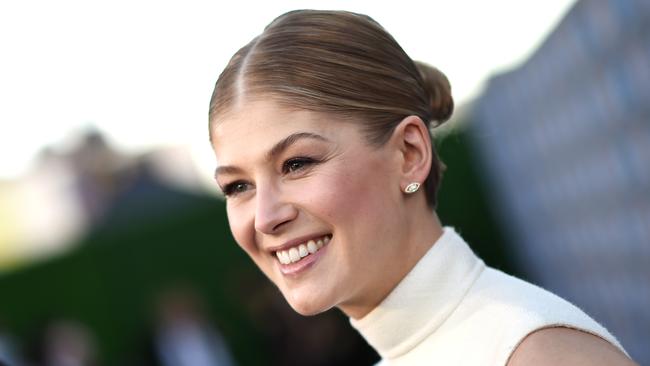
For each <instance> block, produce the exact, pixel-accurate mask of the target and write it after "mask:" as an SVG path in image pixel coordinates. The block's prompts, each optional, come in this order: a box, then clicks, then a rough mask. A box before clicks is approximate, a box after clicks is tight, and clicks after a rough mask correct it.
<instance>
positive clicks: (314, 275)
mask: <svg viewBox="0 0 650 366" xmlns="http://www.w3.org/2000/svg"><path fill="white" fill-rule="evenodd" d="M214 126H215V127H214V128H213V130H212V131H211V132H212V141H213V148H214V150H215V154H216V156H217V161H218V163H219V166H218V168H217V173H216V179H217V183H218V184H219V186H220V187H221V188H222V189H225V190H226V191H229V193H230V194H229V195H228V197H227V200H226V202H227V203H226V207H227V213H228V220H229V223H230V228H231V231H232V234H233V236H234V238H235V240H236V241H237V243H238V244H239V245H240V246H241V247H242V249H244V250H245V251H246V252H247V253H248V255H249V256H250V257H251V258H252V259H253V261H254V262H255V263H256V264H257V266H258V267H259V268H260V269H261V270H262V271H263V272H264V273H265V274H266V276H267V277H269V279H271V281H272V282H273V283H274V284H275V285H276V286H277V287H278V288H279V289H280V291H281V292H282V294H283V295H284V297H285V298H286V299H287V301H288V302H289V304H290V305H291V306H292V307H293V308H294V309H295V310H296V311H297V312H299V313H301V314H304V315H310V314H316V313H320V312H323V311H325V310H328V309H330V308H332V307H338V308H340V309H341V310H342V311H343V312H345V313H346V314H347V315H348V316H350V317H353V318H360V317H363V316H364V315H365V314H367V313H368V312H369V311H370V310H372V309H373V308H374V307H375V306H376V305H378V304H379V303H380V302H381V301H382V300H383V299H384V298H385V297H386V296H387V295H388V293H390V291H391V290H392V289H393V288H394V287H395V286H396V285H397V284H398V283H399V282H400V281H401V279H402V278H403V277H404V276H405V275H406V274H407V273H408V272H409V271H410V270H411V269H412V268H413V266H414V265H415V263H417V261H418V260H419V259H420V258H421V257H422V256H423V255H424V253H426V251H427V250H428V249H429V248H430V247H431V246H432V245H433V243H434V242H435V241H436V239H437V238H439V237H440V235H442V228H441V226H440V223H439V222H438V219H437V217H436V216H435V214H434V213H433V211H432V210H430V209H429V208H428V207H427V204H426V198H425V194H424V191H423V190H419V191H418V192H416V193H414V194H411V195H406V194H405V193H403V189H404V188H405V187H406V186H407V185H408V184H409V183H411V182H424V180H425V178H426V176H427V175H428V173H429V169H430V166H431V158H432V157H431V145H430V139H429V136H428V131H427V129H426V127H425V126H424V123H422V121H421V120H420V119H419V118H418V117H413V116H411V117H407V118H405V119H404V120H403V121H402V122H401V123H400V124H399V126H398V127H397V128H396V129H395V131H394V133H393V135H392V136H391V137H390V139H389V140H388V142H387V143H386V144H384V145H383V146H381V147H375V146H371V145H369V144H368V143H367V142H366V139H365V136H363V135H362V132H361V130H360V128H359V124H356V123H354V122H349V121H342V120H340V119H339V118H337V117H336V116H332V115H325V114H319V113H314V112H310V111H304V110H299V111H292V110H288V109H285V108H282V107H279V106H278V105H276V104H274V103H272V102H266V101H256V102H249V103H242V104H240V105H239V106H237V107H236V108H235V109H234V110H232V111H230V113H228V114H227V115H226V116H225V117H222V119H220V120H218V121H216V123H215V124H214ZM296 134H311V135H314V136H318V137H309V136H307V137H304V135H302V136H303V137H298V138H296V139H293V140H292V141H291V142H290V143H286V139H287V137H289V136H296ZM283 141H284V142H283ZM271 151H273V152H274V153H273V154H270V152H271ZM301 157H309V158H312V159H314V160H315V161H316V162H314V163H305V162H301V161H296V160H295V159H296V158H301ZM292 159H294V160H292ZM233 187H234V189H233ZM324 234H331V235H332V239H331V242H330V243H329V244H328V245H327V246H326V247H324V248H323V249H321V251H322V253H321V251H319V253H321V255H320V256H319V257H318V260H317V261H315V262H314V263H313V265H311V266H310V267H309V268H308V269H307V270H305V271H302V272H301V273H299V274H298V275H285V274H283V273H282V272H281V270H280V263H279V261H278V259H277V257H276V256H275V254H274V251H273V249H274V248H277V247H278V246H280V245H283V244H284V243H287V242H290V241H292V240H298V239H300V238H307V237H313V236H322V235H324Z"/></svg>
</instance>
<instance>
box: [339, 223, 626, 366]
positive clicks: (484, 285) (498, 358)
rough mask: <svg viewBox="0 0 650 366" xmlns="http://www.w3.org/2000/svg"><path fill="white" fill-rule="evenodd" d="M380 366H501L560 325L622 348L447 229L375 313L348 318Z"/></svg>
mask: <svg viewBox="0 0 650 366" xmlns="http://www.w3.org/2000/svg"><path fill="white" fill-rule="evenodd" d="M350 322H351V324H352V326H353V327H355V328H356V329H357V330H358V331H359V332H360V333H361V334H362V335H363V337H364V338H365V339H366V341H368V343H369V344H370V345H371V346H372V347H374V348H375V349H376V350H377V352H378V353H379V355H380V356H381V357H382V361H381V362H380V365H425V364H427V365H430V364H432V362H435V364H437V365H472V366H475V365H499V366H502V365H505V364H506V362H507V361H508V358H509V357H510V355H511V354H512V352H513V351H514V350H515V348H516V347H517V345H519V343H520V342H521V341H522V340H523V339H524V337H526V336H527V335H528V334H530V333H531V332H533V331H535V330H538V329H541V328H546V327H551V326H565V327H570V328H575V329H579V330H582V331H585V332H589V333H592V334H595V335H597V336H600V337H602V338H603V339H605V340H607V341H609V342H611V343H612V344H614V345H615V346H616V347H618V348H619V349H621V350H622V351H623V352H625V351H624V350H623V348H622V347H621V345H620V344H619V343H618V341H617V340H616V339H615V338H614V337H613V336H612V335H611V334H609V332H608V331H607V330H606V329H605V328H603V327H602V326H600V325H599V324H598V323H596V322H595V321H594V320H593V319H591V318H590V317H589V316H587V315H586V314H585V313H584V312H582V311H581V310H580V309H578V308H577V307H575V306H574V305H572V304H570V303H569V302H567V301H565V300H563V299H561V298H559V297H558V296H556V295H553V294H551V293H550V292H548V291H546V290H543V289H541V288H539V287H537V286H535V285H532V284H530V283H527V282H524V281H522V280H520V279H517V278H515V277H512V276H509V275H507V274H505V273H503V272H501V271H498V270H495V269H493V268H490V267H486V266H485V264H484V263H483V261H482V260H480V259H479V258H478V257H477V256H476V255H475V254H474V253H473V252H472V250H471V249H470V248H469V246H468V245H467V244H466V243H465V241H464V240H463V239H462V238H461V237H460V236H459V235H458V234H456V232H455V231H454V229H453V228H450V227H445V228H444V233H443V235H442V236H441V237H440V239H438V241H437V242H436V243H435V245H433V247H431V249H430V250H429V251H428V252H427V253H426V254H425V255H424V257H422V259H420V261H419V262H418V263H417V264H416V266H415V267H414V268H413V270H411V272H409V273H408V274H407V275H406V277H405V278H404V279H403V280H402V281H401V282H400V283H399V284H398V285H397V287H395V289H394V290H393V291H392V292H391V293H390V294H389V295H388V297H386V299H384V301H383V302H382V303H381V304H379V306H377V307H376V308H375V309H374V310H372V311H371V312H370V313H368V314H367V315H366V316H365V317H363V318H362V319H359V320H354V319H350Z"/></svg>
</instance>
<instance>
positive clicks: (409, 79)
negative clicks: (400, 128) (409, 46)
mask: <svg viewBox="0 0 650 366" xmlns="http://www.w3.org/2000/svg"><path fill="white" fill-rule="evenodd" d="M244 98H245V99H246V100H247V101H250V100H255V98H270V99H272V100H273V101H275V102H277V103H278V104H280V105H282V106H285V107H288V108H294V109H295V108H298V109H305V110H311V111H315V112H324V113H332V114H335V115H337V116H339V117H341V118H342V119H345V120H348V121H353V122H356V123H360V124H361V125H362V128H363V131H364V132H365V134H366V136H367V138H368V141H369V142H370V143H371V144H375V145H382V144H383V143H385V142H386V141H387V140H388V138H389V137H390V135H391V133H392V132H393V129H394V128H395V126H396V125H397V124H398V123H399V122H400V121H401V120H403V119H404V118H405V117H407V116H410V115H415V116H418V117H420V118H421V119H422V121H424V123H425V124H426V125H427V127H429V128H433V127H436V126H438V125H440V124H442V123H443V122H445V121H446V120H447V119H449V117H450V116H451V113H452V111H453V107H454V102H453V98H452V96H451V86H450V84H449V81H448V80H447V78H446V77H445V75H444V74H443V73H441V72H440V71H439V70H437V69H436V68H434V67H432V66H429V65H426V64H424V63H421V62H414V61H413V60H411V58H410V57H409V56H408V55H407V54H406V52H404V50H403V49H402V48H401V47H400V46H399V44H398V43H397V42H396V41H395V39H393V37H392V36H391V35H390V34H389V33H388V32H386V30H384V28H382V27H381V25H379V23H377V22H375V21H374V20H373V19H372V18H370V17H368V16H366V15H362V14H356V13H351V12H346V11H322V10H296V11H291V12H288V13H286V14H283V15H281V16H279V17H278V18H276V19H275V20H274V21H273V22H271V23H270V24H269V25H268V26H267V27H266V28H265V29H264V32H262V34H260V35H259V36H257V37H256V38H254V39H253V40H252V41H251V42H249V43H248V44H247V45H245V46H244V47H242V48H241V49H240V50H239V51H237V53H235V55H234V56H233V57H232V59H231V60H230V62H229V63H228V65H227V66H226V68H225V69H224V70H223V72H222V73H221V75H220V76H219V79H218V80H217V83H216V86H215V89H214V92H213V94H212V99H211V100H210V111H209V119H210V131H212V124H213V123H216V122H215V121H216V120H217V119H218V118H219V116H223V115H224V114H226V113H227V112H228V110H229V109H230V108H232V107H233V106H236V105H237V104H238V103H241V102H242V101H243V99H244ZM433 157H434V159H433V163H432V166H431V172H430V174H429V177H428V178H427V180H426V181H425V187H426V194H427V201H428V203H429V205H430V206H431V207H435V205H436V194H437V190H438V186H439V183H440V178H441V174H442V170H443V169H444V165H443V164H442V163H441V162H440V160H439V159H438V157H437V154H436V153H435V149H434V151H433Z"/></svg>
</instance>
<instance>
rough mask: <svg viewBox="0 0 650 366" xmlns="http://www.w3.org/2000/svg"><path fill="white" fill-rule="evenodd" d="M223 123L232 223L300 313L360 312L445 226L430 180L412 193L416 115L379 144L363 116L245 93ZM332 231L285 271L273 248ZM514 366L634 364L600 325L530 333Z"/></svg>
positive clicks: (420, 164) (416, 168)
mask: <svg viewBox="0 0 650 366" xmlns="http://www.w3.org/2000/svg"><path fill="white" fill-rule="evenodd" d="M214 122H215V123H214V124H213V126H214V127H213V129H212V131H211V140H212V142H213V144H212V145H213V148H214V151H215V154H216V157H217V161H218V163H219V166H218V167H217V171H216V174H215V178H216V180H217V183H218V185H219V186H220V187H221V188H222V190H224V191H225V193H227V200H226V208H227V213H228V221H229V224H230V229H231V231H232V234H233V236H234V238H235V240H236V241H237V243H238V244H239V246H240V247H241V248H242V249H243V250H244V251H246V253H247V254H248V255H249V256H250V257H251V258H252V259H253V261H254V262H255V263H256V264H257V266H258V267H259V268H260V269H261V270H262V271H263V272H264V274H265V275H266V276H267V277H268V278H269V279H270V280H271V281H272V282H273V283H274V284H275V285H276V286H277V287H278V288H279V290H280V291H281V292H282V294H283V295H284V297H285V298H286V299H287V301H288V302H289V304H290V305H291V306H292V307H293V309H294V310H296V311H297V312H298V313H300V314H303V315H312V314H317V313H320V312H323V311H326V310H328V309H330V308H332V307H338V308H339V309H341V310H342V311H343V312H344V313H346V314H347V315H348V316H349V317H352V318H356V319H358V318H361V317H363V316H364V315H366V314H367V313H368V312H370V311H371V310H372V309H374V308H375V307H376V306H377V305H378V304H379V303H380V302H381V301H382V300H383V299H384V298H385V297H386V296H387V295H388V294H389V293H390V292H391V291H392V289H393V288H394V287H395V286H396V285H397V284H398V283H399V282H400V281H401V280H402V279H403V278H404V276H405V275H406V274H407V273H408V272H409V271H410V270H411V269H412V268H413V266H415V264H416V263H417V262H418V260H419V259H420V258H421V257H422V256H423V255H424V254H425V253H426V251H427V250H429V249H430V248H431V246H432V245H433V243H435V241H436V240H437V239H438V238H439V237H440V236H441V235H442V227H441V225H440V222H439V220H438V218H437V216H436V214H435V213H434V212H433V211H432V210H431V209H430V208H429V207H428V206H427V203H426V197H425V194H424V191H423V190H422V189H420V190H419V191H418V192H416V193H414V194H410V195H407V194H405V193H403V190H404V188H405V187H406V186H407V185H408V184H409V183H411V182H420V183H422V182H424V180H425V179H426V177H427V176H428V174H429V170H430V167H431V159H432V156H431V142H430V139H429V135H428V131H427V128H426V127H425V125H424V123H422V121H421V120H420V119H419V118H418V117H415V116H409V117H407V118H405V119H404V120H402V121H401V122H400V123H399V125H398V126H397V127H396V128H395V130H394V132H393V134H392V135H391V137H390V138H389V140H388V141H387V142H386V144H384V145H383V146H380V147H376V146H371V145H369V144H368V143H367V142H366V139H365V136H364V135H363V134H362V131H361V130H360V128H359V124H356V123H354V122H350V121H342V120H340V119H339V118H337V117H336V116H333V115H327V114H322V113H315V112H310V111H304V110H289V109H286V108H282V107H280V106H279V105H277V104H274V103H273V102H270V101H254V102H244V103H240V104H238V105H237V106H236V107H234V108H233V110H231V111H230V112H229V113H227V114H226V115H225V116H222V117H221V118H220V119H219V120H217V121H214ZM306 158H308V159H306ZM310 159H311V160H310ZM325 234H330V235H332V239H331V242H330V243H329V244H328V245H327V246H325V247H324V248H323V249H321V250H320V251H319V252H317V253H316V254H319V253H320V254H319V256H318V257H317V260H315V261H314V262H313V263H312V264H310V265H309V266H308V267H307V268H306V269H304V270H303V271H301V272H300V273H298V274H293V275H287V274H283V273H282V271H281V269H280V267H281V265H280V263H279V261H278V259H277V257H276V256H275V253H274V249H275V248H278V246H282V245H284V244H286V243H288V242H291V241H296V240H303V239H304V238H311V237H319V236H323V235H325ZM508 365H509V366H520V365H540V366H542V365H625V366H626V365H635V363H633V362H632V361H630V360H629V359H628V358H627V357H626V356H625V355H623V354H622V353H621V352H619V351H618V350H617V349H616V348H615V347H614V346H613V345H611V344H609V343H608V342H606V341H604V340H602V339H600V338H598V337H596V336H593V335H590V334H586V333H583V332H580V331H577V330H572V329H567V328H548V329H542V330H539V331H536V332H534V333H532V334H531V335H529V336H528V337H526V338H525V339H524V340H523V341H522V343H521V344H520V345H519V346H518V347H517V349H516V350H515V351H514V353H513V354H512V356H511V358H510V360H509V361H508Z"/></svg>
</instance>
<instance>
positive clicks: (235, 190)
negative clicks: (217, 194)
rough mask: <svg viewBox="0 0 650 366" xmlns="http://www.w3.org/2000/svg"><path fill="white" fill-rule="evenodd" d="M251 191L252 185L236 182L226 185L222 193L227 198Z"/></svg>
mask: <svg viewBox="0 0 650 366" xmlns="http://www.w3.org/2000/svg"><path fill="white" fill-rule="evenodd" d="M249 189H250V184H249V183H246V182H244V181H236V182H232V183H229V184H226V185H225V186H224V187H223V189H222V191H223V194H224V195H225V196H226V197H233V196H236V195H238V194H240V193H244V192H246V191H247V190H249Z"/></svg>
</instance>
